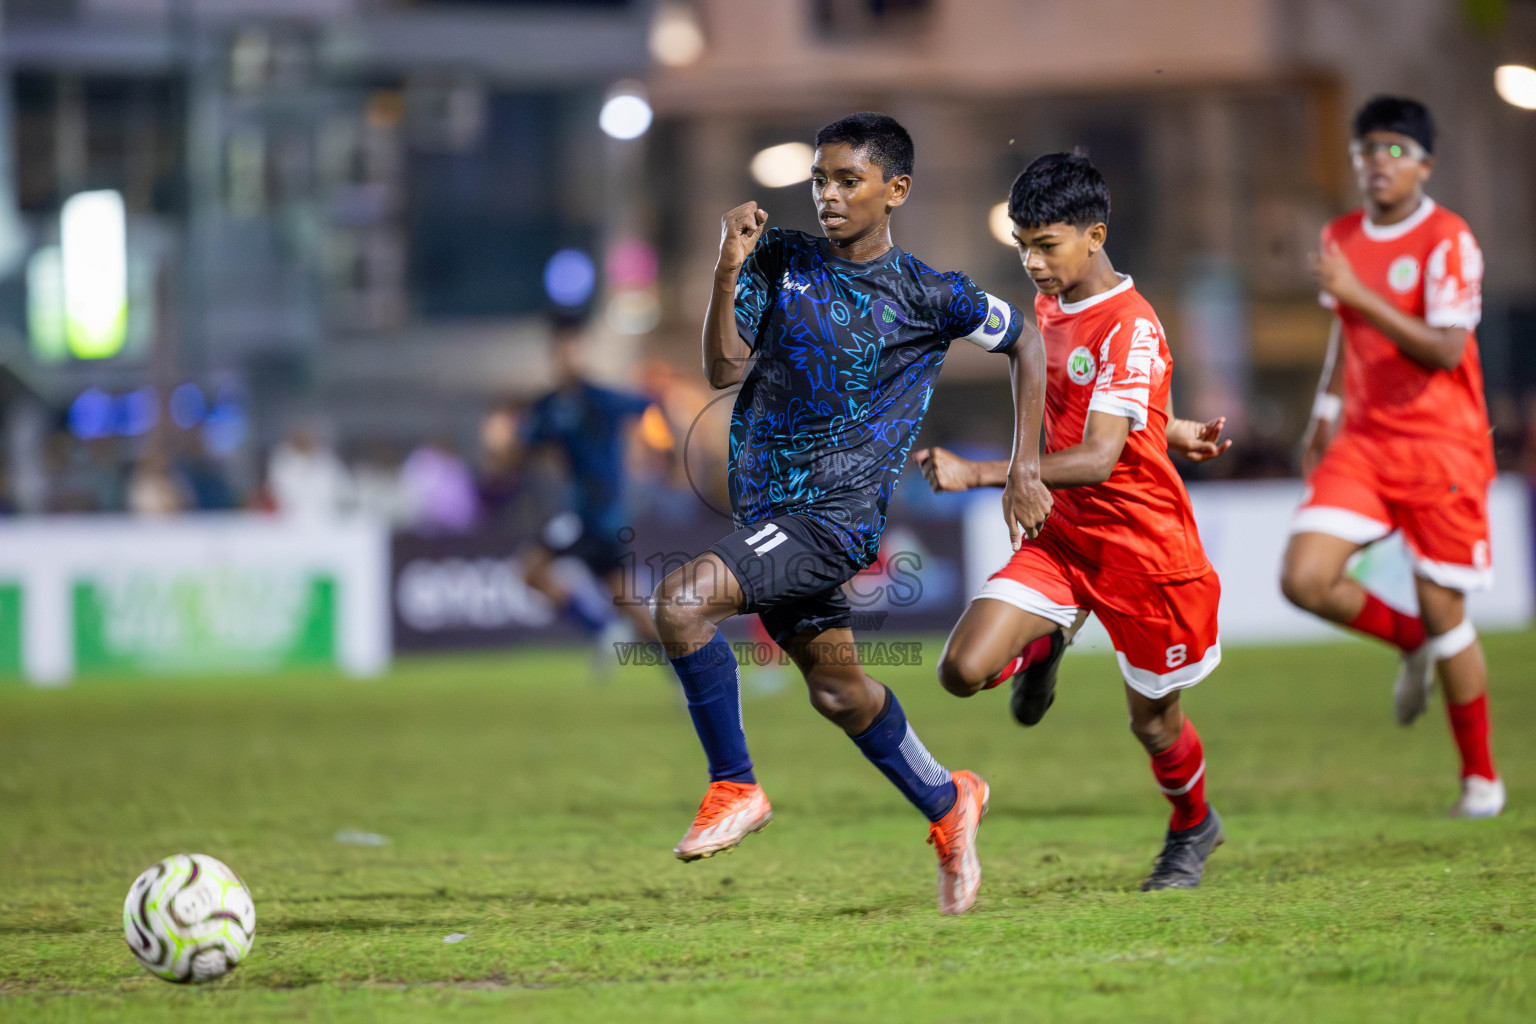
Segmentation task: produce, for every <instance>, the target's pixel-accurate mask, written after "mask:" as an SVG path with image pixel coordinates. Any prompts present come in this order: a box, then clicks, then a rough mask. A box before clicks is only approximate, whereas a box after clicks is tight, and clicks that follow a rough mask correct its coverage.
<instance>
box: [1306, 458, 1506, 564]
mask: <svg viewBox="0 0 1536 1024" xmlns="http://www.w3.org/2000/svg"><path fill="white" fill-rule="evenodd" d="M1489 483H1490V481H1489V479H1488V471H1487V469H1486V468H1485V466H1484V464H1483V463H1482V461H1481V460H1480V459H1478V458H1477V457H1476V456H1475V455H1470V454H1463V453H1461V452H1458V451H1456V450H1454V449H1451V448H1449V447H1447V446H1444V445H1438V444H1433V443H1423V442H1418V441H1413V440H1409V439H1401V440H1397V439H1393V440H1384V441H1378V440H1374V439H1371V438H1366V437H1362V436H1360V435H1357V434H1348V433H1345V434H1340V435H1339V436H1338V437H1336V438H1334V439H1333V442H1332V443H1331V444H1330V445H1329V446H1328V451H1327V452H1326V453H1325V454H1324V455H1323V460H1322V461H1321V462H1319V463H1318V465H1317V468H1316V469H1314V470H1313V471H1312V476H1311V477H1309V478H1308V479H1307V490H1306V493H1305V494H1304V495H1303V497H1302V499H1301V507H1300V508H1298V509H1297V510H1296V515H1295V517H1294V518H1292V520H1291V533H1292V534H1297V533H1326V534H1328V535H1329V536H1331V537H1339V538H1342V539H1343V540H1347V541H1351V542H1353V543H1355V544H1369V543H1371V542H1372V541H1377V540H1380V539H1381V538H1383V537H1385V536H1386V535H1387V534H1389V533H1391V532H1392V531H1393V530H1401V531H1402V533H1403V540H1404V542H1406V544H1407V546H1408V553H1409V554H1410V555H1411V556H1412V558H1413V562H1414V572H1415V573H1417V574H1418V575H1420V576H1422V577H1424V578H1425V579H1427V580H1429V581H1430V582H1431V583H1438V584H1439V585H1440V586H1442V587H1449V588H1450V589H1452V590H1460V591H1470V590H1486V589H1488V588H1489V587H1491V586H1492V585H1493V569H1492V561H1491V558H1490V553H1489V548H1488V485H1489Z"/></svg>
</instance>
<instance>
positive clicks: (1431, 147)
mask: <svg viewBox="0 0 1536 1024" xmlns="http://www.w3.org/2000/svg"><path fill="white" fill-rule="evenodd" d="M1367 132H1396V133H1397V134H1398V135H1406V136H1408V137H1409V138H1410V139H1412V140H1413V141H1415V142H1417V143H1418V144H1419V145H1421V146H1423V147H1424V152H1426V153H1433V152H1434V151H1435V122H1434V120H1433V119H1432V118H1431V117H1430V116H1429V108H1428V107H1426V106H1425V105H1424V104H1422V103H1420V102H1419V101H1418V100H1410V99H1407V98H1405V97H1402V96H1377V97H1375V98H1374V99H1372V100H1371V101H1370V102H1369V103H1367V104H1366V105H1365V106H1363V107H1361V108H1360V111H1359V113H1357V114H1355V138H1357V139H1358V138H1360V137H1361V136H1362V135H1365V134H1366V133H1367Z"/></svg>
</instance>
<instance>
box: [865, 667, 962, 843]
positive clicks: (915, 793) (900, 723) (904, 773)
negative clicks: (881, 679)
mask: <svg viewBox="0 0 1536 1024" xmlns="http://www.w3.org/2000/svg"><path fill="white" fill-rule="evenodd" d="M853 742H855V743H857V744H858V745H859V749H860V750H862V751H864V756H865V757H867V758H869V759H870V760H871V761H873V762H874V765H875V767H876V768H879V769H880V770H881V771H882V772H884V773H885V777H886V778H888V779H890V780H891V782H893V783H895V785H896V788H897V789H899V790H901V795H902V796H904V797H906V798H907V799H908V800H910V801H912V806H914V807H916V808H917V809H918V810H920V811H922V812H923V814H924V815H926V816H927V818H928V820H929V821H938V820H939V819H940V818H942V817H944V815H945V814H947V813H949V809H950V808H951V807H953V806H954V805H955V796H956V793H955V784H954V782H953V781H952V780H951V779H950V775H949V769H948V768H945V767H944V766H943V765H941V764H939V762H938V761H936V760H934V757H933V755H932V754H930V753H928V748H927V747H925V746H923V741H922V740H920V739H918V738H917V733H915V732H913V731H912V727H911V726H910V725H908V724H907V716H906V714H905V713H904V712H903V711H902V710H901V702H900V701H898V700H897V699H896V695H895V694H894V693H892V692H891V691H890V688H889V687H887V688H886V691H885V710H883V711H881V712H880V714H879V715H878V716H876V718H875V723H874V724H873V725H871V726H870V727H869V728H868V729H867V730H865V731H864V732H862V733H860V734H859V735H857V736H855V737H853Z"/></svg>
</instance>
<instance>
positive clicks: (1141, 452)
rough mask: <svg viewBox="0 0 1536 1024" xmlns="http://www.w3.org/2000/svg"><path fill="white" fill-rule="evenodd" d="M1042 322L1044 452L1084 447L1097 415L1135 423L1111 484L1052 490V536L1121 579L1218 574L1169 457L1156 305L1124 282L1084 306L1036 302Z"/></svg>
mask: <svg viewBox="0 0 1536 1024" xmlns="http://www.w3.org/2000/svg"><path fill="white" fill-rule="evenodd" d="M1035 317H1036V319H1037V320H1038V321H1039V324H1040V333H1041V335H1042V336H1043V337H1044V339H1045V363H1046V386H1045V450H1046V451H1047V452H1055V451H1060V450H1062V449H1063V448H1070V447H1072V446H1073V445H1075V444H1081V443H1082V440H1083V431H1084V430H1085V429H1086V427H1087V424H1088V413H1089V412H1090V411H1093V412H1107V413H1113V414H1114V415H1116V416H1124V417H1126V418H1127V419H1129V420H1130V421H1131V431H1130V434H1129V435H1128V436H1127V438H1126V441H1125V448H1124V449H1123V450H1122V451H1121V452H1120V460H1119V462H1117V463H1116V464H1115V468H1114V472H1112V473H1111V474H1110V477H1109V479H1108V480H1106V481H1104V482H1103V483H1101V484H1092V485H1090V486H1087V487H1068V488H1063V489H1061V490H1058V491H1054V492H1052V495H1053V497H1054V498H1055V505H1054V506H1053V507H1052V510H1051V516H1050V518H1049V519H1047V520H1046V522H1045V530H1046V531H1049V532H1053V533H1055V539H1057V540H1059V541H1061V542H1063V543H1065V544H1067V545H1069V546H1070V548H1071V549H1072V551H1073V552H1074V553H1075V554H1077V555H1080V556H1081V557H1082V558H1083V559H1084V560H1085V561H1086V562H1087V563H1088V564H1090V565H1096V566H1100V567H1102V568H1105V569H1110V570H1113V571H1115V572H1120V573H1125V574H1128V575H1135V576H1146V577H1155V578H1160V579H1186V578H1190V577H1194V576H1199V575H1200V574H1202V573H1204V572H1206V571H1207V570H1209V569H1210V561H1209V560H1208V559H1207V558H1206V557H1205V549H1204V548H1202V547H1201V546H1200V534H1199V531H1198V530H1196V528H1195V517H1194V513H1193V512H1192V511H1191V509H1190V505H1189V494H1188V493H1187V492H1186V491H1185V490H1184V482H1183V481H1182V480H1180V479H1179V475H1178V473H1176V472H1175V471H1174V468H1173V463H1172V462H1170V461H1169V459H1168V437H1167V430H1168V411H1167V410H1168V388H1169V383H1170V381H1171V379H1172V369H1173V357H1172V356H1171V355H1170V354H1169V352H1168V340H1167V338H1166V336H1165V335H1164V334H1163V325H1162V324H1160V323H1159V322H1158V320H1157V314H1156V313H1154V312H1153V311H1152V306H1151V305H1150V304H1149V303H1148V302H1147V300H1146V299H1144V298H1142V297H1141V293H1140V292H1138V291H1136V286H1135V284H1134V283H1133V282H1132V281H1131V279H1130V278H1129V277H1126V276H1125V275H1123V274H1122V275H1121V281H1120V284H1119V285H1118V286H1117V287H1115V288H1111V289H1110V290H1109V291H1107V292H1100V293H1099V294H1097V295H1093V296H1090V297H1089V298H1086V299H1083V300H1082V301H1081V302H1063V301H1061V299H1060V298H1059V297H1057V296H1045V295H1041V296H1037V297H1036V299H1035Z"/></svg>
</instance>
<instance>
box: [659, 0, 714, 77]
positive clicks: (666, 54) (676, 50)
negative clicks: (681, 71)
mask: <svg viewBox="0 0 1536 1024" xmlns="http://www.w3.org/2000/svg"><path fill="white" fill-rule="evenodd" d="M650 46H651V56H652V57H654V58H655V59H656V63H658V64H663V65H665V66H667V67H669V68H685V67H687V66H688V65H690V64H693V63H695V62H697V61H698V59H699V58H700V57H702V56H704V30H703V28H701V27H700V26H699V15H698V12H697V11H695V10H694V9H693V7H692V6H691V5H689V4H685V3H664V4H662V5H661V6H660V7H658V8H657V9H656V17H655V19H654V20H653V21H652V22H651V37H650Z"/></svg>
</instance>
